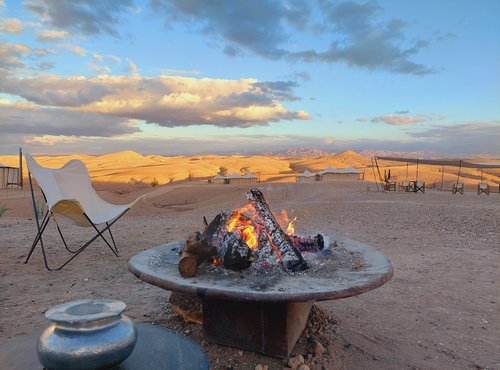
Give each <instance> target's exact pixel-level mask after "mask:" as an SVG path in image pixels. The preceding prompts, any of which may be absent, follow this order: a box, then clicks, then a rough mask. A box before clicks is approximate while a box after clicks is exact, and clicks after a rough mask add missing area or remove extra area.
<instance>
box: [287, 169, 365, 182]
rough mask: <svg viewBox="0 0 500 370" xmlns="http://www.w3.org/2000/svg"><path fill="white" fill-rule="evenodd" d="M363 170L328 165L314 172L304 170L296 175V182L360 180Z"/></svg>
mask: <svg viewBox="0 0 500 370" xmlns="http://www.w3.org/2000/svg"><path fill="white" fill-rule="evenodd" d="M362 177H363V172H361V171H359V170H357V169H356V168H354V167H347V168H334V167H328V168H326V169H324V170H321V171H319V172H318V173H316V174H314V173H311V172H309V171H307V170H306V171H304V172H303V173H301V174H300V175H297V177H296V181H297V182H313V181H352V180H361V179H362Z"/></svg>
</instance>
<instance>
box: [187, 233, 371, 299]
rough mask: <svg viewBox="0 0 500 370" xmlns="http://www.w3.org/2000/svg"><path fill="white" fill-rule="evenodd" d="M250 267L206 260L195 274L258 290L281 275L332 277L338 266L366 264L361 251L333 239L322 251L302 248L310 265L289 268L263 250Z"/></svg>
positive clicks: (350, 267)
mask: <svg viewBox="0 0 500 370" xmlns="http://www.w3.org/2000/svg"><path fill="white" fill-rule="evenodd" d="M259 253H260V255H259V257H258V258H257V259H256V260H254V261H253V263H252V264H251V265H250V267H249V268H247V269H244V270H241V271H233V270H229V269H226V268H225V267H224V266H217V265H213V264H212V263H210V262H204V263H202V264H201V265H200V266H199V267H198V271H197V274H196V276H197V277H198V278H208V279H210V280H212V281H220V280H226V279H229V280H233V282H234V284H244V285H246V286H247V287H249V288H250V289H252V290H255V291H266V290H268V289H270V288H273V287H274V286H276V285H277V284H278V283H279V282H280V281H281V280H282V279H284V278H286V277H288V276H293V277H296V278H299V279H300V278H301V277H313V278H314V277H316V278H329V277H331V276H332V275H333V274H334V272H335V271H336V270H347V271H349V270H350V271H357V270H362V268H363V266H364V262H363V258H362V256H361V254H360V253H358V252H352V251H348V250H346V249H345V248H344V247H343V246H342V242H336V241H333V242H331V243H329V244H328V246H327V247H326V246H325V248H323V250H321V251H319V252H302V256H303V257H304V259H305V260H306V261H307V264H308V266H309V268H308V269H307V270H304V271H288V270H285V269H283V265H282V264H281V263H276V261H277V258H276V255H275V254H274V253H262V250H259Z"/></svg>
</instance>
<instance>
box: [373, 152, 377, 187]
mask: <svg viewBox="0 0 500 370" xmlns="http://www.w3.org/2000/svg"><path fill="white" fill-rule="evenodd" d="M372 172H373V180H374V181H375V186H376V187H377V191H378V181H377V176H376V175H375V165H374V164H373V157H372Z"/></svg>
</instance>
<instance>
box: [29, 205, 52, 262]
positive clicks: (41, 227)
mask: <svg viewBox="0 0 500 370" xmlns="http://www.w3.org/2000/svg"><path fill="white" fill-rule="evenodd" d="M48 215H49V212H47V213H46V214H45V216H44V217H43V220H42V224H41V225H39V224H38V219H37V228H38V232H37V234H36V236H35V240H34V241H33V244H31V248H30V251H29V253H28V257H26V260H25V261H24V263H28V260H29V259H30V257H31V255H32V254H33V251H34V250H35V247H36V245H37V244H38V242H39V241H40V242H41V243H42V245H43V241H42V234H43V232H44V231H45V228H46V227H47V225H48V223H49V217H48Z"/></svg>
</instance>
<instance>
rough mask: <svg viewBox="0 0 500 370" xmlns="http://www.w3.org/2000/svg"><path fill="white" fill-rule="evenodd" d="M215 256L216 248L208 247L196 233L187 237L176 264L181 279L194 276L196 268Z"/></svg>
mask: <svg viewBox="0 0 500 370" xmlns="http://www.w3.org/2000/svg"><path fill="white" fill-rule="evenodd" d="M216 254H217V248H214V247H213V246H211V245H208V244H207V243H206V242H205V241H204V240H203V239H202V237H201V234H200V233H198V232H196V233H194V234H192V235H190V236H189V237H188V239H187V240H186V246H185V247H184V250H183V251H182V255H181V258H180V260H179V263H178V268H179V272H180V274H181V276H182V277H185V278H188V277H193V276H194V275H196V270H197V269H198V266H199V265H200V264H201V263H202V262H203V261H206V260H207V259H209V258H211V257H213V256H215V255H216Z"/></svg>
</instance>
